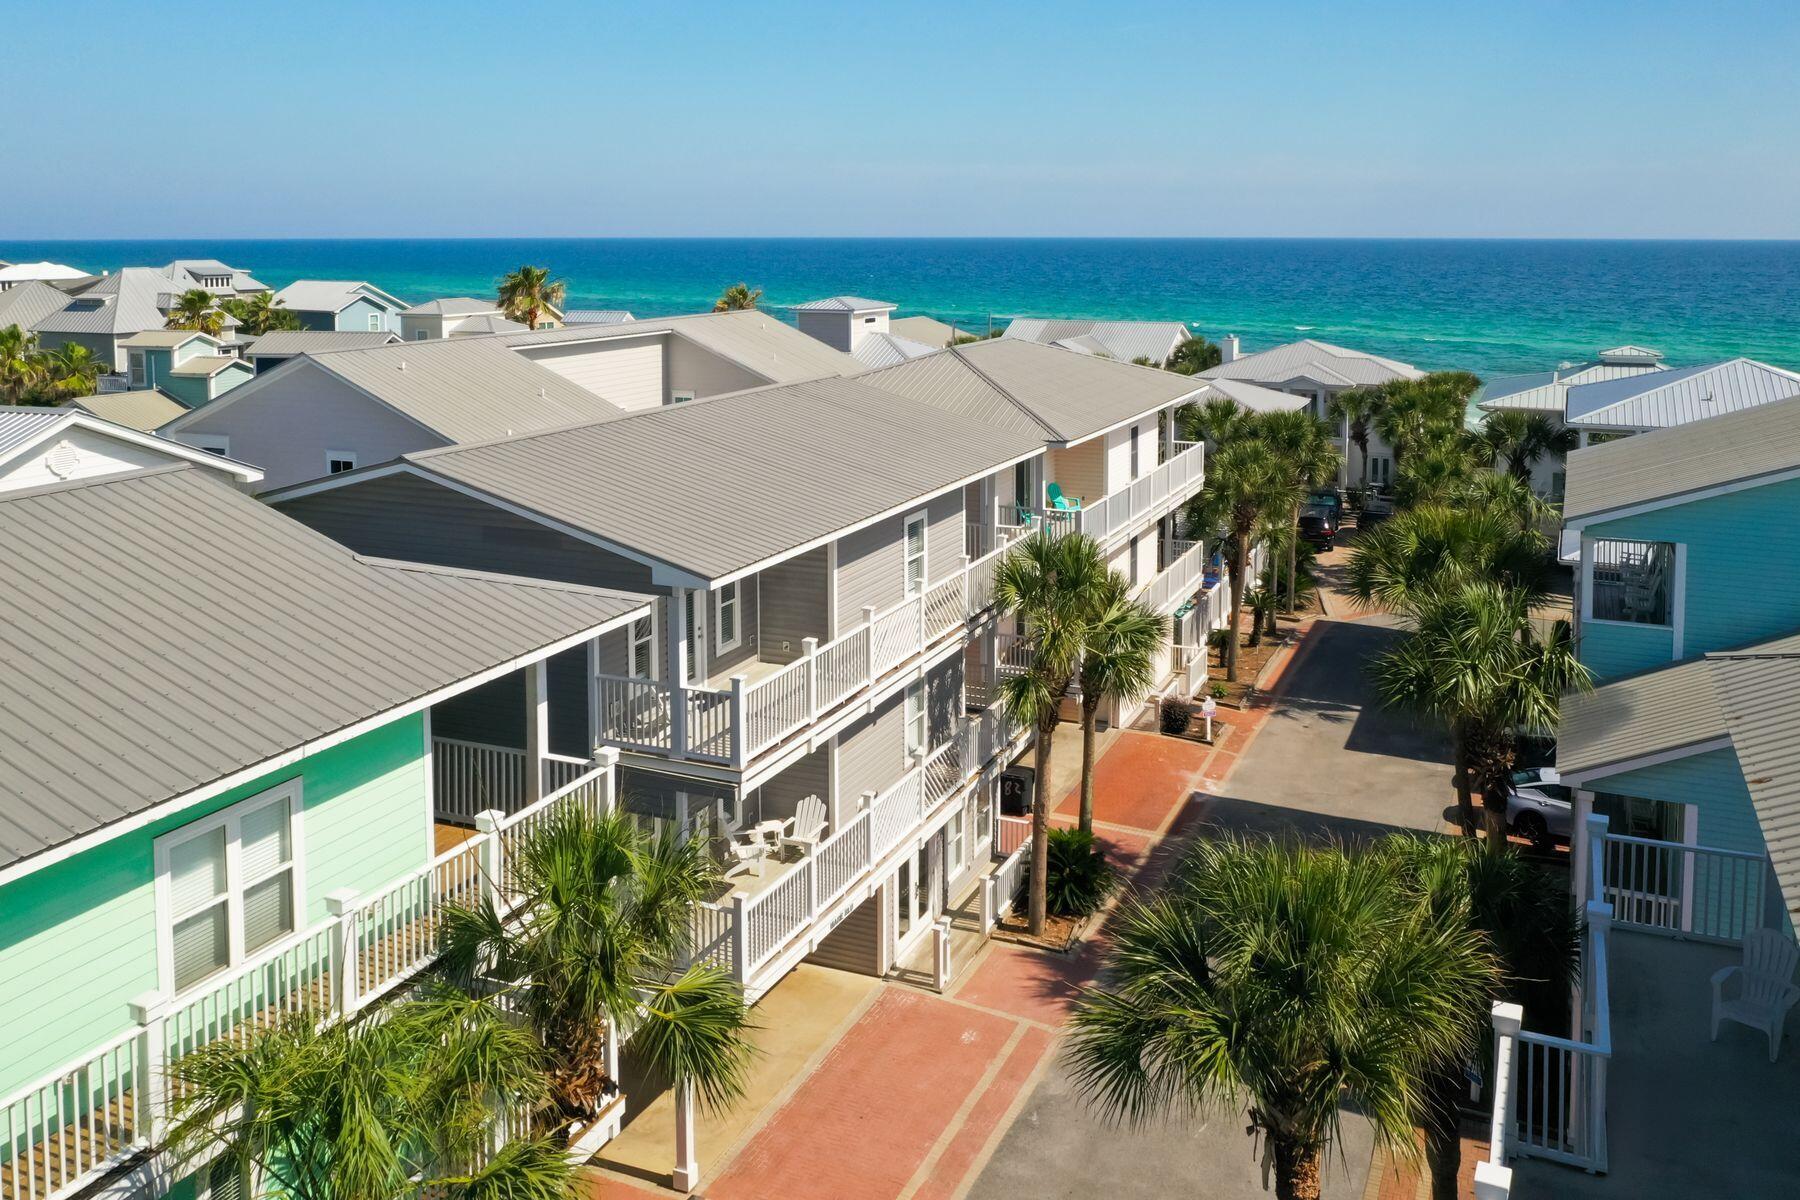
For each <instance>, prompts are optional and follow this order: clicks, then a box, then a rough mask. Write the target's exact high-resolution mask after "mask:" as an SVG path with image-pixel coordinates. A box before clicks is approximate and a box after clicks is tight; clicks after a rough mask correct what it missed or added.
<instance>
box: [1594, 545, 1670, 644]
mask: <svg viewBox="0 0 1800 1200" xmlns="http://www.w3.org/2000/svg"><path fill="white" fill-rule="evenodd" d="M1664 540H1665V539H1663V538H1621V537H1602V538H1597V537H1592V536H1590V535H1588V534H1586V533H1584V534H1582V537H1581V625H1582V628H1584V629H1585V628H1586V627H1587V626H1589V625H1602V626H1605V627H1606V628H1609V629H1663V630H1667V631H1668V632H1669V635H1670V646H1669V660H1670V661H1671V662H1674V661H1676V660H1678V659H1680V657H1681V648H1682V636H1683V634H1684V633H1685V631H1686V627H1687V549H1688V548H1687V543H1686V542H1669V543H1668V544H1669V545H1671V546H1673V547H1675V570H1674V573H1673V578H1672V579H1671V580H1670V581H1669V592H1670V595H1669V619H1668V621H1667V622H1666V623H1664V624H1661V625H1651V624H1649V623H1647V622H1644V621H1609V620H1607V619H1606V618H1604V617H1596V616H1595V615H1594V543H1595V542H1660V541H1664Z"/></svg>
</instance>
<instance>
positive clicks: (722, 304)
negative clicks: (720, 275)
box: [713, 283, 763, 312]
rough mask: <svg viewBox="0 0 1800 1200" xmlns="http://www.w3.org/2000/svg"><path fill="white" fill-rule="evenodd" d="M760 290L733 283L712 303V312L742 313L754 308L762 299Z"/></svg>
mask: <svg viewBox="0 0 1800 1200" xmlns="http://www.w3.org/2000/svg"><path fill="white" fill-rule="evenodd" d="M762 294H763V291H762V289H761V288H752V287H750V286H748V285H747V284H742V283H734V284H732V285H731V286H730V287H728V288H726V289H725V291H724V292H723V293H722V294H721V295H720V296H719V298H718V299H717V300H715V301H713V311H714V312H742V311H744V310H745V309H751V308H755V307H756V303H757V301H759V300H761V299H762Z"/></svg>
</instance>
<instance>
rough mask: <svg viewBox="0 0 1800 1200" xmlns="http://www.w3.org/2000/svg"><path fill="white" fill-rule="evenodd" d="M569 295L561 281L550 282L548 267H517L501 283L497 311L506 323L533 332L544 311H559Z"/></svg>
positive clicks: (566, 287) (567, 287) (567, 288)
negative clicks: (498, 309)
mask: <svg viewBox="0 0 1800 1200" xmlns="http://www.w3.org/2000/svg"><path fill="white" fill-rule="evenodd" d="M568 291H569V285H568V284H566V283H564V282H563V281H562V280H560V279H558V280H556V281H554V282H552V281H551V279H550V269H549V268H548V267H529V266H528V267H520V268H519V269H518V270H516V271H514V272H513V273H512V274H510V275H507V276H504V277H503V278H502V279H501V280H500V308H501V310H502V311H503V312H505V313H506V317H507V320H509V321H518V322H520V323H521V324H523V325H524V326H525V327H526V328H528V329H536V328H537V327H538V318H539V317H541V316H542V315H543V313H544V310H545V309H547V308H558V307H561V305H562V302H563V297H564V296H565V295H567V294H568Z"/></svg>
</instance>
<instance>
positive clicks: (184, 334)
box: [119, 329, 219, 350]
mask: <svg viewBox="0 0 1800 1200" xmlns="http://www.w3.org/2000/svg"><path fill="white" fill-rule="evenodd" d="M195 338H200V339H202V340H204V341H205V342H206V343H207V344H208V345H212V346H217V345H218V344H219V339H218V338H215V337H213V336H212V335H211V334H206V333H201V332H199V331H198V330H195V329H144V330H140V331H138V332H137V333H134V334H132V335H131V336H130V337H128V338H126V339H125V340H124V341H123V342H120V343H119V344H120V345H122V346H127V347H141V348H143V349H146V350H150V349H162V350H172V349H174V348H175V347H177V346H185V345H187V344H188V343H189V342H191V341H193V340H194V339H195Z"/></svg>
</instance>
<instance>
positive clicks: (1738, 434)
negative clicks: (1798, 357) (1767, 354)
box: [1563, 384, 1800, 521]
mask: <svg viewBox="0 0 1800 1200" xmlns="http://www.w3.org/2000/svg"><path fill="white" fill-rule="evenodd" d="M1796 392H1797V393H1800V384H1796ZM1797 467H1800V394H1796V395H1794V396H1790V397H1789V398H1788V399H1785V400H1777V401H1775V402H1773V403H1771V404H1764V405H1760V406H1759V407H1756V408H1747V409H1741V410H1739V411H1737V412H1731V413H1726V414H1724V415H1723V416H1718V417H1714V418H1712V419H1711V420H1708V421H1696V422H1694V423H1693V424H1692V425H1682V426H1678V427H1675V428H1671V429H1653V430H1651V431H1650V432H1648V433H1640V434H1635V435H1633V436H1631V437H1627V438H1619V439H1618V440H1617V441H1611V442H1604V443H1602V444H1600V445H1598V446H1589V447H1588V448H1587V449H1585V450H1577V451H1575V452H1574V453H1572V454H1570V455H1569V461H1568V469H1567V472H1566V478H1567V482H1566V484H1565V489H1566V490H1565V493H1564V497H1563V519H1564V520H1566V521H1574V520H1580V519H1583V518H1588V517H1594V516H1597V515H1600V514H1604V513H1607V512H1612V511H1614V510H1617V509H1622V508H1630V507H1633V506H1635V505H1639V504H1648V503H1651V502H1653V501H1657V500H1672V499H1678V498H1680V497H1681V496H1684V495H1686V494H1688V493H1690V492H1697V491H1702V490H1705V489H1706V488H1712V487H1718V486H1720V485H1722V484H1728V483H1737V482H1740V481H1747V480H1754V479H1756V478H1758V477H1759V476H1763V475H1770V474H1774V473H1777V472H1781V471H1791V470H1794V469H1795V468H1797Z"/></svg>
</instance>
